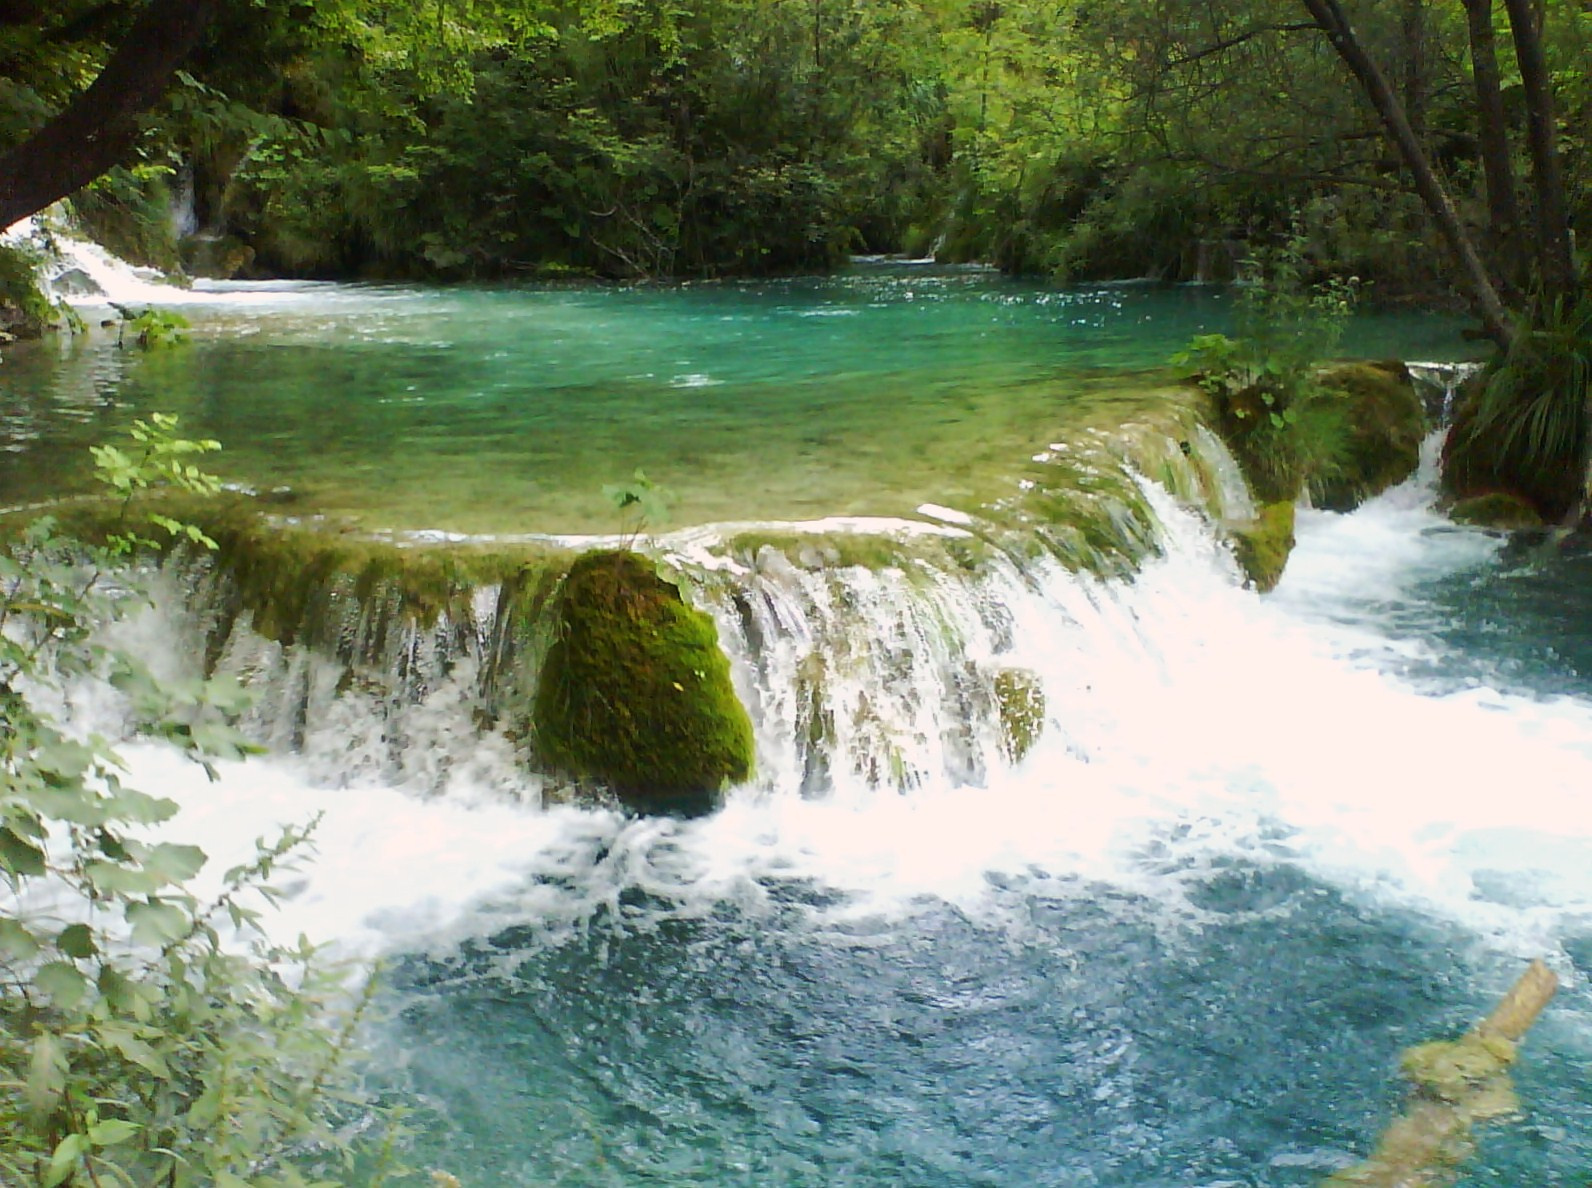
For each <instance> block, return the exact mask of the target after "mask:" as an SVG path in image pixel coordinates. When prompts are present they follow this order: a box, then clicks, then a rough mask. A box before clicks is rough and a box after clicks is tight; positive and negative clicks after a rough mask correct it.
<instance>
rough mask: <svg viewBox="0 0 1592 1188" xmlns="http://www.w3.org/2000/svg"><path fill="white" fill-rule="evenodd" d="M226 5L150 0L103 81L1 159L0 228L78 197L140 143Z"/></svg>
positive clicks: (208, 1)
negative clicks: (145, 124) (145, 120)
mask: <svg viewBox="0 0 1592 1188" xmlns="http://www.w3.org/2000/svg"><path fill="white" fill-rule="evenodd" d="M224 2H225V0H150V3H149V6H148V7H147V8H145V9H144V11H143V12H141V13H140V14H139V16H138V19H137V20H136V21H135V22H134V23H133V26H132V28H131V29H130V30H129V31H128V33H127V36H126V38H124V39H123V40H122V42H121V44H119V45H118V46H117V47H116V50H115V52H114V53H112V55H111V58H110V60H109V61H108V62H106V64H105V69H104V70H102V71H100V74H99V77H98V78H96V79H95V80H94V82H93V83H92V84H91V85H90V86H89V88H88V89H87V90H85V91H84V92H83V93H82V94H80V95H78V97H77V98H76V99H74V100H73V101H72V102H71V103H70V104H68V105H67V107H66V108H65V109H64V110H62V111H61V112H60V113H59V114H58V115H56V116H54V117H53V118H52V119H50V120H49V122H47V123H46V124H45V125H44V126H43V127H42V128H40V129H39V130H38V131H37V132H35V133H34V134H33V135H32V136H31V137H29V138H28V139H27V140H25V141H23V142H22V143H21V144H19V145H18V146H17V147H15V148H13V149H11V150H10V151H9V152H7V153H6V154H5V155H4V156H0V228H4V227H9V226H10V225H11V224H12V223H14V222H16V221H17V220H18V219H22V218H26V217H27V216H28V215H30V214H34V213H36V212H38V211H40V210H43V209H44V208H45V207H46V206H48V205H50V203H52V202H55V201H57V200H58V199H61V198H65V197H66V196H67V195H69V194H73V193H75V192H77V191H78V190H80V189H82V188H83V187H84V186H86V185H88V184H89V182H91V181H93V180H94V179H95V178H97V177H99V176H100V175H101V174H102V173H104V172H105V171H106V170H108V169H110V168H111V167H112V166H114V165H118V164H120V163H121V162H122V161H123V160H125V159H126V157H127V155H128V153H130V152H131V151H132V148H133V145H134V144H135V143H136V142H137V139H138V134H139V131H140V130H141V128H140V117H141V116H142V115H143V114H144V112H146V111H148V110H149V109H150V108H152V107H154V106H155V104H157V103H159V102H160V100H161V98H162V97H163V96H164V95H165V93H166V88H167V87H168V86H170V85H171V80H172V77H173V76H174V75H175V74H176V72H177V69H178V67H180V66H181V65H182V63H183V60H184V59H185V58H186V57H187V56H188V54H189V53H190V52H191V51H192V50H193V49H194V48H195V47H196V46H197V45H198V44H199V41H200V39H201V38H203V36H204V34H205V30H206V29H207V28H208V27H209V26H210V24H211V22H212V21H213V20H214V19H215V17H216V15H217V14H218V13H219V12H220V11H221V7H222V4H223V3H224Z"/></svg>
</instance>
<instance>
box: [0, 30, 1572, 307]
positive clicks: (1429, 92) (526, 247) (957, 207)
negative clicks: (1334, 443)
mask: <svg viewBox="0 0 1592 1188" xmlns="http://www.w3.org/2000/svg"><path fill="white" fill-rule="evenodd" d="M148 2H150V0H114V2H103V3H102V2H93V3H91V2H90V0H69V2H67V3H63V4H60V5H56V6H54V7H53V8H52V9H49V10H48V11H46V8H48V6H46V8H38V7H37V6H32V5H25V4H24V5H19V6H17V12H16V14H14V15H8V13H9V11H10V10H6V11H3V12H0V63H3V64H4V66H5V70H4V71H3V73H4V74H5V75H6V77H7V79H8V81H7V82H6V83H5V84H4V86H0V147H4V145H6V144H8V143H12V142H15V141H16V140H18V139H20V138H22V137H24V136H25V135H26V134H27V133H28V132H29V131H30V130H32V129H34V128H36V127H38V126H39V124H40V123H41V122H42V121H43V120H44V119H45V118H47V117H48V115H49V114H50V113H51V112H52V111H54V110H57V109H59V108H60V107H61V106H62V105H63V104H64V103H65V102H67V101H68V100H69V98H70V97H71V96H72V95H73V94H74V93H76V92H77V91H79V90H81V88H82V87H83V86H84V85H85V84H86V83H87V82H88V81H89V80H90V79H92V78H93V77H94V75H95V73H96V72H97V71H98V70H99V69H100V68H101V67H102V66H103V65H104V63H105V62H106V60H107V59H108V57H109V56H110V54H111V53H112V51H113V50H114V49H115V47H116V45H117V44H118V38H119V37H122V36H124V35H125V34H126V32H127V29H128V27H129V25H130V23H131V21H132V19H133V17H134V16H136V15H137V14H138V13H139V11H140V10H141V9H142V8H143V7H144V6H145V4H146V3H148ZM1346 7H1347V9H1348V10H1349V11H1350V13H1351V15H1353V17H1354V18H1355V22H1356V23H1355V29H1356V32H1357V35H1358V36H1359V38H1360V39H1361V41H1362V42H1364V43H1365V45H1366V46H1367V48H1368V50H1369V51H1370V52H1371V53H1372V54H1373V56H1374V57H1375V58H1376V59H1377V60H1378V61H1379V62H1380V63H1381V64H1382V66H1383V69H1384V71H1385V73H1386V74H1387V75H1388V76H1389V78H1390V79H1391V80H1392V81H1393V82H1394V84H1395V89H1396V91H1397V93H1398V96H1399V97H1400V99H1401V100H1402V103H1403V105H1404V108H1405V110H1406V112H1407V114H1408V117H1409V121H1410V123H1411V125H1412V126H1413V128H1414V129H1415V133H1416V135H1417V136H1418V137H1419V139H1420V142H1421V144H1422V145H1423V146H1424V147H1425V149H1426V152H1427V153H1428V154H1429V156H1430V157H1431V158H1432V159H1433V160H1434V161H1435V162H1436V164H1437V167H1438V169H1439V171H1440V173H1441V174H1442V176H1443V177H1444V179H1445V180H1446V183H1447V185H1448V186H1449V188H1450V190H1451V191H1452V193H1453V194H1454V196H1455V199H1456V202H1457V204H1458V206H1459V208H1460V213H1461V215H1462V217H1463V218H1464V220H1465V221H1466V222H1467V223H1468V224H1469V225H1470V226H1472V227H1473V228H1474V229H1475V230H1476V232H1477V234H1478V236H1479V237H1480V238H1481V239H1483V240H1484V241H1485V246H1486V248H1487V250H1488V251H1489V252H1490V253H1491V258H1492V259H1493V260H1496V261H1497V262H1498V263H1499V266H1500V273H1508V274H1510V275H1511V276H1512V279H1514V280H1516V281H1520V282H1527V283H1528V282H1529V276H1527V275H1526V274H1525V273H1524V272H1523V271H1522V269H1521V267H1520V262H1521V261H1523V260H1526V259H1527V258H1528V256H1529V253H1522V252H1520V251H1519V248H1520V246H1521V241H1520V238H1519V233H1520V228H1521V227H1522V226H1523V225H1524V224H1525V222H1526V221H1528V220H1529V218H1530V217H1531V216H1532V209H1531V207H1532V201H1533V197H1532V194H1531V192H1530V186H1529V185H1528V184H1527V180H1528V178H1529V175H1530V168H1529V164H1528V159H1527V154H1526V152H1525V148H1524V144H1525V137H1524V135H1523V130H1524V127H1525V123H1526V120H1527V115H1528V110H1527V103H1528V99H1529V96H1528V95H1526V94H1525V93H1523V86H1522V76H1521V72H1520V69H1519V65H1518V63H1517V62H1516V61H1515V57H1514V52H1513V44H1512V42H1511V41H1510V38H1509V29H1508V25H1507V24H1506V22H1505V19H1504V17H1503V16H1502V14H1501V12H1500V13H1499V14H1495V15H1493V16H1492V17H1491V20H1492V23H1493V25H1494V26H1495V32H1496V46H1495V49H1496V60H1497V61H1496V65H1497V72H1498V74H1499V85H1500V88H1501V95H1502V102H1503V103H1504V111H1505V118H1506V120H1507V124H1508V128H1507V130H1508V131H1510V132H1512V133H1513V134H1514V140H1513V142H1512V147H1511V148H1510V149H1509V152H1511V153H1512V154H1513V156H1512V158H1511V159H1510V161H1509V162H1508V164H1509V165H1510V166H1511V168H1512V177H1513V179H1514V180H1513V181H1512V183H1511V185H1512V186H1513V187H1514V192H1512V193H1511V194H1510V195H1509V199H1510V201H1509V202H1508V203H1507V204H1505V206H1504V207H1502V208H1499V209H1509V210H1513V211H1514V212H1515V213H1514V214H1513V215H1512V216H1510V218H1512V219H1513V221H1514V224H1515V225H1513V226H1509V225H1501V224H1500V223H1499V222H1498V220H1499V218H1500V217H1502V216H1498V215H1496V214H1495V215H1493V216H1492V222H1491V224H1489V215H1488V211H1489V203H1490V202H1491V201H1492V196H1491V195H1490V194H1489V193H1488V192H1487V189H1486V179H1485V178H1484V170H1483V168H1482V155H1483V147H1484V145H1483V131H1484V129H1483V127H1482V125H1481V122H1480V117H1479V115H1478V112H1477V100H1476V94H1477V92H1476V87H1475V85H1474V83H1475V77H1474V76H1478V75H1479V70H1480V64H1479V63H1478V61H1477V60H1476V59H1475V58H1474V53H1473V47H1472V43H1471V37H1472V36H1473V34H1472V33H1470V32H1469V31H1468V30H1467V24H1466V13H1465V7H1466V6H1463V5H1457V4H1439V3H1436V2H1435V0H1400V2H1399V3H1396V4H1373V3H1368V2H1367V3H1358V4H1349V5H1347V6H1346ZM1471 7H1476V5H1475V4H1472V5H1471ZM1483 7H1485V8H1486V9H1488V10H1489V11H1490V10H1491V9H1492V7H1493V6H1492V5H1491V4H1487V5H1485V6H1483ZM1542 7H1543V11H1544V15H1545V24H1544V26H1543V44H1544V47H1545V49H1546V53H1547V66H1548V69H1549V72H1550V81H1551V86H1552V90H1553V94H1554V98H1555V100H1556V102H1557V115H1558V119H1557V123H1556V130H1557V131H1558V133H1559V139H1560V141H1561V144H1562V155H1563V158H1564V162H1565V170H1566V173H1567V192H1568V194H1569V198H1570V207H1571V212H1570V213H1571V217H1572V218H1573V219H1574V220H1575V221H1577V222H1579V223H1580V224H1581V225H1582V226H1585V225H1586V224H1587V222H1588V220H1589V219H1592V199H1589V193H1592V185H1589V181H1592V153H1589V152H1588V151H1587V144H1586V134H1585V129H1586V128H1587V127H1588V126H1589V125H1592V119H1589V117H1592V83H1589V81H1588V77H1587V73H1588V72H1587V65H1586V64H1587V61H1588V60H1589V55H1592V14H1588V12H1587V11H1586V9H1585V6H1584V5H1580V4H1576V3H1571V2H1568V0H1555V2H1553V3H1548V4H1546V5H1544V6H1542ZM178 80H179V83H178V85H177V87H176V88H175V89H174V90H173V91H172V93H171V94H170V95H169V96H168V98H167V100H166V103H165V106H164V107H163V108H162V109H161V110H160V111H159V112H157V113H156V114H155V116H154V118H153V119H151V120H150V121H149V132H148V134H147V135H146V136H145V138H144V141H143V149H142V156H141V160H138V161H130V162H128V168H127V169H125V170H122V171H118V172H115V173H113V174H111V175H108V176H107V177H105V178H103V179H101V181H99V182H98V183H96V184H95V186H94V187H93V188H92V190H91V191H89V192H86V193H85V194H83V195H82V196H81V197H80V199H79V208H80V210H82V211H83V212H84V213H85V215H86V216H87V217H89V218H90V220H91V221H92V222H93V224H94V225H95V227H96V229H98V230H99V231H100V232H101V233H102V234H105V235H107V236H109V237H110V238H112V239H113V240H114V241H115V242H116V243H117V245H118V246H120V247H123V248H124V249H126V250H129V251H133V252H135V253H136V254H140V255H143V256H146V257H153V258H156V259H160V260H163V261H165V262H170V261H173V260H175V259H176V257H177V255H178V250H177V248H178V245H177V244H176V242H174V241H173V239H172V236H171V234H170V233H169V231H168V228H169V227H170V226H171V223H170V220H169V219H168V217H167V208H168V207H169V206H171V205H172V204H175V205H176V206H177V207H178V208H179V212H180V214H181V218H179V220H178V222H177V233H178V236H179V237H181V236H188V237H189V238H188V240H187V244H186V249H185V251H184V253H183V254H184V255H185V256H186V258H187V259H188V260H189V262H190V263H194V264H196V265H197V266H201V267H205V268H210V269H217V270H220V271H224V272H226V271H232V270H236V269H238V268H253V269H254V270H256V271H263V272H280V271H287V272H299V273H318V274H327V275H352V274H406V275H420V276H440V277H464V276H475V277H490V276H512V275H521V274H524V273H527V272H529V273H542V274H551V273H558V272H561V271H568V270H574V271H577V272H581V273H596V274H601V275H607V276H623V277H637V276H649V277H652V276H669V275H704V274H718V273H741V274H745V273H764V272H771V271H782V270H813V269H824V268H829V267H832V266H834V265H835V264H836V263H838V262H839V261H840V260H841V259H843V258H844V257H845V255H846V254H847V253H849V252H854V251H864V250H872V251H898V250H905V251H910V252H914V253H922V252H926V251H935V252H937V253H938V254H940V255H941V256H943V257H946V258H950V259H987V260H993V261H996V262H997V263H999V264H1000V265H1001V266H1002V267H1004V268H1007V269H1009V270H1011V271H1016V272H1041V273H1050V274H1054V275H1058V276H1064V277H1102V276H1114V277H1120V276H1143V275H1153V276H1162V277H1166V278H1168V279H1190V278H1194V277H1210V278H1214V279H1224V278H1226V277H1228V276H1230V275H1231V274H1232V272H1233V270H1234V268H1235V266H1236V264H1237V263H1238V262H1239V261H1240V260H1241V259H1242V258H1243V256H1244V255H1245V254H1246V252H1247V250H1248V249H1247V248H1246V247H1245V244H1246V243H1247V242H1248V241H1250V240H1252V239H1253V238H1254V237H1256V236H1257V235H1259V236H1261V237H1262V238H1264V237H1265V236H1266V235H1267V234H1268V233H1271V232H1274V231H1275V230H1276V229H1278V228H1280V227H1282V226H1285V225H1287V223H1288V222H1289V221H1290V220H1293V219H1296V218H1297V219H1299V220H1300V225H1301V226H1302V227H1303V229H1304V231H1305V233H1306V234H1307V235H1308V237H1309V239H1310V243H1311V248H1312V251H1311V258H1312V261H1313V263H1314V264H1315V265H1316V266H1318V267H1319V268H1320V269H1322V270H1325V271H1330V272H1333V273H1337V274H1340V275H1357V276H1360V277H1362V278H1364V279H1365V280H1366V281H1367V282H1369V283H1372V284H1373V286H1374V289H1373V292H1375V293H1377V294H1379V295H1381V296H1384V297H1393V296H1397V295H1399V294H1401V293H1410V292H1413V293H1416V294H1419V295H1421V296H1423V297H1431V296H1434V295H1437V294H1440V293H1442V292H1445V291H1447V289H1448V283H1449V282H1448V269H1447V263H1446V260H1445V258H1444V256H1443V254H1442V252H1441V250H1440V249H1439V247H1438V246H1437V240H1436V238H1435V237H1434V236H1433V234H1432V233H1431V231H1430V230H1429V227H1428V223H1427V220H1426V213H1425V212H1424V211H1423V209H1422V202H1421V200H1420V199H1419V198H1418V197H1417V196H1416V195H1415V194H1414V193H1413V192H1412V190H1411V188H1410V185H1409V181H1408V179H1407V178H1406V177H1405V175H1404V173H1403V171H1402V170H1401V167H1400V165H1399V162H1398V161H1397V159H1396V158H1395V157H1393V156H1392V155H1391V154H1390V153H1389V152H1388V150H1387V147H1386V142H1385V141H1384V139H1383V137H1382V136H1381V134H1380V131H1379V129H1378V127H1377V121H1376V117H1375V114H1374V113H1373V112H1372V110H1371V109H1370V107H1369V106H1368V105H1367V104H1366V103H1365V102H1364V99H1363V97H1362V96H1361V95H1360V94H1359V93H1358V92H1357V90H1356V87H1355V86H1354V84H1353V80H1352V79H1349V78H1348V77H1347V76H1346V73H1345V71H1344V69H1343V66H1342V63H1340V62H1339V61H1338V60H1337V58H1336V57H1335V56H1334V54H1333V53H1332V51H1331V49H1330V48H1329V46H1328V44H1327V40H1326V38H1325V37H1324V35H1323V32H1322V30H1321V29H1320V28H1317V27H1316V26H1315V25H1314V24H1313V23H1312V21H1311V20H1310V19H1309V18H1308V15H1307V13H1306V11H1305V6H1301V5H1296V4H1277V3H1274V2H1272V0H1154V2H1152V3H1138V2H1133V3H1130V2H1128V0H1103V2H1102V0H1093V2H1090V3H1083V2H1081V0H887V2H883V3H866V4H865V3H860V2H858V0H780V2H777V3H767V2H764V0H702V2H701V3H695V4H691V5H684V6H681V5H663V4H658V3H653V2H651V0H566V2H557V3H555V2H551V0H468V2H465V0H429V2H428V3H423V4H416V5H389V4H381V3H377V2H375V0H258V2H256V0H249V2H245V0H222V2H220V15H219V16H218V17H217V18H216V20H215V27H214V29H213V30H212V32H211V35H210V36H209V37H208V39H207V40H206V41H205V42H204V43H203V45H202V46H201V48H200V49H199V51H197V53H196V54H195V55H194V58H193V60H192V61H191V62H190V63H189V64H188V68H187V69H186V70H185V71H183V72H182V73H180V74H179V75H178ZM218 245H219V246H218ZM1505 265H1507V267H1505Z"/></svg>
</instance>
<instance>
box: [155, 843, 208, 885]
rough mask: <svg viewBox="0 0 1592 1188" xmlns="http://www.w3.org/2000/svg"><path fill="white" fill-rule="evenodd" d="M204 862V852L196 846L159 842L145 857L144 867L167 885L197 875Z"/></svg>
mask: <svg viewBox="0 0 1592 1188" xmlns="http://www.w3.org/2000/svg"><path fill="white" fill-rule="evenodd" d="M205 860H206V859H205V852H204V851H203V850H201V849H200V848H199V847H198V846H181V845H176V844H174V843H172V842H161V843H160V844H159V845H158V846H156V847H155V848H154V849H152V850H150V851H149V853H148V855H146V856H145V858H144V866H145V868H146V869H148V870H151V871H153V872H154V873H155V874H157V875H160V876H162V877H163V878H164V879H165V880H166V881H167V882H169V883H181V882H183V881H185V880H187V879H191V878H193V876H194V875H196V874H198V873H199V871H200V869H201V868H202V867H203V866H204V864H205Z"/></svg>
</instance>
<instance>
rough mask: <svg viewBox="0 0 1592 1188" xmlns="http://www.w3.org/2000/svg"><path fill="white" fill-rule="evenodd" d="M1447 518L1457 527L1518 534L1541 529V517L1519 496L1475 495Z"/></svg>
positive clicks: (1458, 504)
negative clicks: (1498, 529)
mask: <svg viewBox="0 0 1592 1188" xmlns="http://www.w3.org/2000/svg"><path fill="white" fill-rule="evenodd" d="M1448 518H1449V519H1451V520H1453V521H1454V522H1455V523H1456V524H1473V525H1475V526H1476V527H1478V528H1502V529H1507V530H1509V531H1519V530H1526V529H1532V528H1542V527H1544V524H1543V522H1542V517H1541V516H1540V515H1538V514H1537V509H1536V508H1534V507H1532V506H1531V504H1529V503H1527V502H1526V501H1525V500H1524V499H1522V498H1521V497H1520V496H1518V495H1510V494H1508V493H1507V492H1504V491H1493V492H1490V493H1488V494H1486V495H1472V496H1470V497H1469V498H1468V499H1459V500H1456V501H1455V502H1454V505H1453V506H1452V507H1450V508H1449V509H1448Z"/></svg>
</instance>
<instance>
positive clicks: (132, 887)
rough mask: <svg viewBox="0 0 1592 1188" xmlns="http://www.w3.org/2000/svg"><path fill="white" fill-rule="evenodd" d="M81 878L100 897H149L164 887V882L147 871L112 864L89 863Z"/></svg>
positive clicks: (84, 868) (85, 866)
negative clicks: (86, 881) (85, 880)
mask: <svg viewBox="0 0 1592 1188" xmlns="http://www.w3.org/2000/svg"><path fill="white" fill-rule="evenodd" d="M83 877H84V878H85V879H87V880H88V883H89V886H91V887H92V888H94V890H95V891H97V892H98V893H99V894H101V895H109V896H122V895H150V894H153V893H154V892H156V891H159V890H160V889H161V887H163V886H164V885H165V880H163V879H161V878H160V877H158V876H157V875H154V874H152V873H150V872H149V871H147V870H140V869H139V868H137V867H133V866H121V865H119V864H117V863H114V862H89V863H86V864H85V865H84V867H83Z"/></svg>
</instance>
